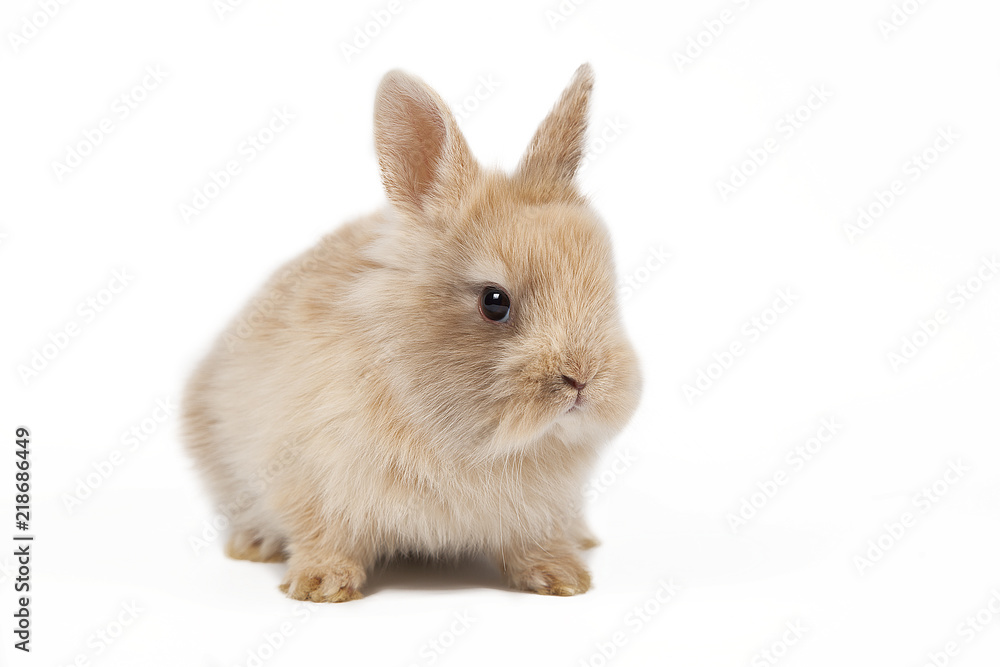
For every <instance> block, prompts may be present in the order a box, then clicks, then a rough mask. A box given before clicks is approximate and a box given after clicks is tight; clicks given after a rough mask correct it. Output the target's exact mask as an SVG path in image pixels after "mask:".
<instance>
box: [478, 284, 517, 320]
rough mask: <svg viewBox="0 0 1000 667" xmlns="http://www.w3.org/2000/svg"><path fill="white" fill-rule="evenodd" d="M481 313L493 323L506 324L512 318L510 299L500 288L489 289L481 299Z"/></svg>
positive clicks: (484, 291) (486, 289)
mask: <svg viewBox="0 0 1000 667" xmlns="http://www.w3.org/2000/svg"><path fill="white" fill-rule="evenodd" d="M479 312H480V313H481V314H482V316H483V317H484V318H486V319H487V320H490V321H491V322H506V321H507V318H509V317H510V297H509V296H507V292H504V291H503V290H502V289H501V288H499V287H487V288H485V289H483V294H482V296H480V297H479Z"/></svg>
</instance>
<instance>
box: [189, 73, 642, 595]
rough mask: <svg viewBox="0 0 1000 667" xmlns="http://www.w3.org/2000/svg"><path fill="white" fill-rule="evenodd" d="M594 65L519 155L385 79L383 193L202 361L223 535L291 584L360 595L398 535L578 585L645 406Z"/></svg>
mask: <svg viewBox="0 0 1000 667" xmlns="http://www.w3.org/2000/svg"><path fill="white" fill-rule="evenodd" d="M593 81H594V76H593V71H592V69H591V67H590V66H589V65H587V64H585V65H583V66H581V67H580V68H579V69H578V70H577V72H576V73H575V75H574V77H573V79H572V80H571V82H570V84H569V86H568V87H567V88H566V90H565V91H564V92H563V93H562V95H561V97H560V99H559V100H558V102H557V103H556V105H555V106H554V107H553V109H552V110H551V112H550V113H549V114H548V116H547V117H546V118H545V120H544V121H543V122H542V124H541V125H540V126H539V128H538V130H537V132H536V133H535V135H534V136H533V138H532V140H531V142H530V144H529V147H528V149H527V152H526V153H525V154H524V156H523V158H522V159H521V162H520V163H519V165H518V167H517V168H516V170H515V171H514V172H513V173H504V172H501V171H498V170H491V169H487V168H484V167H481V166H480V164H479V163H478V162H477V161H476V159H475V158H474V157H473V155H472V154H471V152H470V150H469V147H468V145H467V144H466V140H465V138H464V137H463V135H462V133H461V132H460V131H459V128H458V125H457V123H456V121H455V118H454V116H453V115H452V113H451V111H450V110H449V109H448V107H447V105H446V104H445V103H444V102H443V101H442V99H441V97H439V96H438V94H437V93H436V92H435V91H434V90H432V89H431V88H430V87H428V86H427V84H425V83H424V82H423V81H422V80H420V79H418V78H416V77H414V76H411V75H409V74H406V73H404V72H402V71H399V70H393V71H391V72H389V73H388V74H386V75H385V76H384V78H383V79H382V81H381V83H380V85H379V86H378V90H377V93H376V99H375V114H374V136H375V149H376V155H377V158H378V164H379V168H380V171H381V177H382V182H383V185H384V188H385V192H386V195H387V197H388V202H389V205H388V206H387V207H385V208H384V209H383V210H380V211H378V212H376V213H374V214H372V215H369V216H367V217H363V218H361V219H358V220H355V221H353V222H350V223H348V224H346V225H344V226H342V227H340V228H339V229H337V230H335V231H334V232H332V233H330V234H329V235H327V236H325V237H324V238H323V239H322V240H321V241H320V242H319V244H318V245H317V246H316V247H314V248H313V249H311V250H309V251H307V252H306V253H305V254H303V255H301V256H300V257H298V258H297V259H293V260H292V261H291V262H289V263H288V264H286V265H285V266H284V267H282V268H281V269H279V270H278V271H277V272H276V273H275V274H274V276H272V277H271V278H270V280H269V282H268V283H267V284H265V286H264V288H263V289H262V291H261V292H259V293H258V294H257V295H256V296H255V297H254V298H253V299H252V300H251V302H250V303H249V304H248V305H247V306H246V308H245V309H244V310H243V311H242V313H241V314H240V315H238V316H237V317H236V319H235V320H234V321H233V322H232V323H231V324H230V326H229V328H228V329H227V330H226V331H225V332H224V333H223V334H222V336H221V337H220V338H219V339H218V341H217V343H216V344H215V346H214V347H213V348H212V350H211V351H210V353H209V354H208V355H207V357H206V358H205V359H204V360H203V361H202V362H201V363H200V364H199V365H198V367H197V368H196V370H195V371H194V373H193V375H192V377H191V378H190V380H189V382H188V385H187V387H186V389H185V393H184V399H183V431H184V437H185V440H186V444H187V448H188V450H189V453H190V454H191V456H192V457H193V459H194V460H195V467H196V469H197V470H198V471H199V472H200V473H201V474H202V475H203V477H204V478H205V481H206V482H207V485H208V487H209V489H210V491H211V492H212V494H213V495H214V498H215V500H216V501H217V502H218V504H219V507H220V508H221V511H222V512H223V514H224V515H225V517H226V518H227V519H228V520H229V526H230V536H229V539H228V543H227V545H226V554H227V555H228V556H230V557H232V558H236V559H246V560H251V561H261V562H282V561H287V571H286V574H285V575H284V579H283V581H282V583H281V585H280V589H281V590H282V591H283V592H285V593H286V594H287V595H288V597H290V598H293V599H296V600H311V601H314V602H344V601H348V600H355V599H358V598H360V597H362V592H363V589H364V584H365V580H366V575H367V573H369V572H370V571H371V569H372V568H373V565H374V564H375V563H376V562H384V561H386V560H388V559H391V558H392V557H394V556H396V557H398V556H413V555H416V556H420V557H429V558H456V557H478V558H484V557H485V558H489V559H491V560H495V562H496V564H497V566H498V567H499V568H500V569H501V570H502V572H503V573H504V575H505V578H506V579H507V580H508V581H509V584H510V586H511V587H512V588H514V589H518V590H524V591H529V592H534V593H540V594H546V595H560V596H566V595H575V594H580V593H584V592H586V591H587V590H588V588H589V587H590V584H591V578H590V574H589V572H588V570H587V568H586V566H585V565H584V563H583V561H582V559H581V552H582V550H583V549H586V548H589V547H592V546H594V545H595V544H596V540H595V538H594V537H593V535H592V534H591V533H590V531H589V529H588V528H587V526H586V524H585V523H584V521H583V519H582V517H581V516H580V512H579V509H578V508H579V507H580V505H581V504H582V495H583V487H584V484H585V482H586V481H587V479H588V477H589V475H590V471H591V469H592V467H593V466H594V464H595V462H596V458H597V456H598V455H599V454H600V452H601V450H602V447H603V446H605V445H606V444H607V443H608V442H609V441H610V440H611V439H612V438H613V437H614V436H615V435H616V434H618V433H619V432H620V431H621V430H622V428H623V427H624V426H625V425H626V423H627V422H628V420H629V419H630V418H631V416H632V414H633V413H634V411H635V410H636V407H637V404H638V401H639V395H640V390H641V378H640V371H639V363H638V359H637V357H636V354H635V351H634V349H633V347H632V346H631V344H630V342H629V339H628V337H627V335H626V333H625V331H624V328H623V325H622V322H621V318H620V308H619V304H618V297H619V295H618V291H617V280H616V272H615V267H614V264H613V253H612V246H611V242H610V238H609V233H608V231H607V229H606V227H605V226H604V223H603V222H602V221H601V220H600V219H599V217H598V215H597V214H596V213H595V211H594V210H593V208H592V207H591V205H590V204H589V203H588V201H587V199H586V198H585V197H584V196H583V195H581V193H580V192H579V190H578V188H577V186H576V184H575V175H576V171H577V169H578V167H579V165H580V162H581V159H582V157H583V154H584V148H585V143H584V142H585V135H586V125H587V113H588V106H589V100H590V97H591V91H592V89H593Z"/></svg>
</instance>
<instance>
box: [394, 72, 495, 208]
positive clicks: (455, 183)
mask: <svg viewBox="0 0 1000 667" xmlns="http://www.w3.org/2000/svg"><path fill="white" fill-rule="evenodd" d="M375 152H376V154H377V155H378V163H379V168H380V169H381V171H382V183H383V184H384V185H385V191H386V194H387V195H388V196H389V201H391V202H392V203H393V204H394V205H395V206H396V208H397V209H400V210H401V211H403V212H406V213H410V214H411V215H413V216H415V217H421V214H422V213H425V212H426V211H427V210H428V209H429V208H432V207H433V206H435V205H437V204H441V203H444V202H446V201H449V200H452V199H454V198H457V197H458V196H459V195H460V193H461V189H462V185H463V184H464V183H466V182H468V180H469V179H471V178H472V177H473V176H474V175H475V173H476V171H477V170H478V168H479V166H478V164H477V163H476V160H475V158H474V157H473V156H472V153H471V152H470V151H469V147H468V144H466V142H465V137H463V136H462V133H461V132H460V131H459V129H458V124H457V123H456V122H455V118H454V116H452V114H451V112H450V111H449V110H448V107H447V105H446V104H445V103H444V101H443V100H442V99H441V98H440V97H439V96H438V94H437V93H435V92H434V90H433V89H431V87H430V86H428V85H427V84H426V83H424V82H423V81H421V80H420V79H418V78H416V77H414V76H411V75H409V74H406V73H405V72H402V71H400V70H393V71H391V72H389V73H388V74H386V75H385V77H383V78H382V83H381V84H379V87H378V92H377V93H376V94H375Z"/></svg>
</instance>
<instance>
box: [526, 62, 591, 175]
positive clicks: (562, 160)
mask: <svg viewBox="0 0 1000 667" xmlns="http://www.w3.org/2000/svg"><path fill="white" fill-rule="evenodd" d="M593 88H594V70H593V69H592V68H591V67H590V65H589V64H584V65H581V66H580V68H579V69H578V70H576V74H574V75H573V80H572V81H570V83H569V86H567V87H566V90H564V91H563V94H562V96H561V97H560V98H559V101H558V102H556V105H555V107H553V109H552V111H550V112H549V115H548V116H546V118H545V120H544V121H542V124H541V125H540V126H539V127H538V130H537V131H536V132H535V136H534V137H533V138H532V139H531V144H530V145H529V146H528V151H527V152H526V153H525V154H524V157H523V158H522V159H521V164H520V166H519V167H518V174H520V175H522V176H525V177H528V178H531V179H536V180H543V181H548V182H560V183H571V182H572V181H573V178H574V177H575V176H576V170H577V168H578V167H579V166H580V160H581V158H582V157H583V148H584V140H585V138H586V132H587V111H588V109H589V107H590V91H591V90H593Z"/></svg>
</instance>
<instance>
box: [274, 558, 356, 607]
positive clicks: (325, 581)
mask: <svg viewBox="0 0 1000 667" xmlns="http://www.w3.org/2000/svg"><path fill="white" fill-rule="evenodd" d="M364 582H365V571H364V569H363V568H361V567H360V566H358V565H355V564H353V563H349V562H344V561H341V562H338V563H332V564H324V565H314V566H292V567H290V568H289V569H288V573H287V574H285V580H284V581H283V582H282V583H281V586H280V588H281V590H282V592H284V593H285V594H286V595H288V597H290V598H292V599H293V600H309V601H311V602H349V601H351V600H357V599H359V598H361V597H363V596H362V594H361V586H362V584H364Z"/></svg>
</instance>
